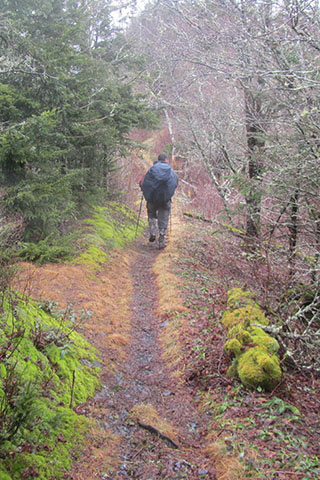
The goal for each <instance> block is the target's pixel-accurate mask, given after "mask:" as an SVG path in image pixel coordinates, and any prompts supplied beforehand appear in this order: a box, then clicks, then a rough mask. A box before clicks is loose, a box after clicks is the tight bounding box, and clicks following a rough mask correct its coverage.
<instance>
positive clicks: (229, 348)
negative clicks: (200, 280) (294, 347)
mask: <svg viewBox="0 0 320 480" xmlns="http://www.w3.org/2000/svg"><path fill="white" fill-rule="evenodd" d="M243 305H244V306H243ZM222 323H223V325H224V326H225V327H226V328H227V329H228V338H229V340H228V341H227V342H226V344H225V350H226V352H228V353H231V354H232V355H233V357H234V360H233V362H232V365H231V367H230V368H229V369H228V375H229V376H231V377H233V376H237V377H239V379H240V380H241V382H242V383H243V384H244V385H245V386H247V387H254V388H256V387H262V388H264V389H265V390H267V391H271V390H273V388H275V387H276V385H277V384H278V383H279V382H280V380H281V375H282V372H281V368H280V360H279V358H278V357H277V352H278V349H279V345H278V342H277V341H276V340H275V339H274V338H272V337H270V335H268V334H267V333H266V332H265V331H264V330H263V329H262V328H260V327H259V326H258V324H259V325H261V326H265V325H268V323H269V321H268V319H267V318H266V317H265V315H264V314H263V313H262V312H261V310H260V308H259V307H258V305H257V304H256V303H255V301H254V299H253V296H252V294H251V293H250V292H244V291H243V290H241V289H240V288H234V289H232V290H230V291H229V292H228V310H227V311H226V312H225V313H224V314H223V317H222Z"/></svg>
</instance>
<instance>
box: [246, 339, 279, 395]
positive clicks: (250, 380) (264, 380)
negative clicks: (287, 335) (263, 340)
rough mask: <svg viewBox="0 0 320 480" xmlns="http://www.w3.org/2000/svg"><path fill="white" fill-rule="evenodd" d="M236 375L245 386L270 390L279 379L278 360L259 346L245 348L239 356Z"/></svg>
mask: <svg viewBox="0 0 320 480" xmlns="http://www.w3.org/2000/svg"><path fill="white" fill-rule="evenodd" d="M237 371H238V375H239V378H240V380H241V382H242V383H243V384H244V385H245V386H247V387H262V388H264V389H265V390H267V391H272V390H273V389H274V388H275V387H276V385H277V384H278V383H279V382H280V380H281V375H282V373H281V368H280V361H279V359H278V357H277V356H276V355H270V354H268V353H267V352H266V351H265V349H263V348H261V347H254V348H250V349H249V350H247V351H246V352H245V353H244V354H243V355H241V356H240V357H239V360H238V367H237Z"/></svg>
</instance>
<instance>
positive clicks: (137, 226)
mask: <svg viewBox="0 0 320 480" xmlns="http://www.w3.org/2000/svg"><path fill="white" fill-rule="evenodd" d="M142 203H143V194H142V195H141V201H140V208H139V215H138V220H137V225H136V233H135V236H134V238H137V233H138V228H139V222H140V215H141V209H142Z"/></svg>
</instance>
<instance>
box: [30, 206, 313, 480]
mask: <svg viewBox="0 0 320 480" xmlns="http://www.w3.org/2000/svg"><path fill="white" fill-rule="evenodd" d="M175 208H176V207H175ZM222 267H223V268H222ZM239 271H241V268H239ZM238 273H239V272H236V271H235V259H234V258H232V252H230V251H229V252H228V249H227V243H226V242H225V240H223V239H219V237H218V236H217V235H216V230H215V229H214V227H213V226H211V225H208V224H204V223H202V222H201V221H197V220H194V219H186V217H183V216H182V215H181V213H180V214H179V213H178V212H177V211H175V212H174V215H173V220H172V225H171V227H170V235H169V245H168V247H167V248H166V249H165V250H158V249H157V245H156V244H149V242H148V238H147V234H145V235H143V236H142V237H140V238H138V239H137V240H136V242H135V244H134V245H132V246H131V247H129V248H127V249H126V250H124V251H121V252H113V253H112V254H111V255H110V259H109V261H108V262H107V264H106V265H104V267H103V269H102V270H101V272H99V273H98V274H95V275H88V272H86V271H85V270H83V268H82V267H80V266H67V265H59V266H49V265H44V266H42V267H32V268H30V272H29V276H28V278H29V280H28V289H29V291H30V294H31V295H32V296H34V297H37V298H42V299H46V298H50V299H51V300H53V301H55V302H58V303H59V304H60V305H68V304H70V303H72V304H73V308H75V309H86V310H90V311H92V312H93V315H92V316H91V317H90V319H88V320H87V321H86V323H85V324H83V325H81V326H80V330H81V331H82V333H84V334H85V336H86V337H87V338H88V339H89V340H90V341H91V343H92V344H93V345H94V346H95V347H96V348H97V350H98V351H99V352H100V359H101V360H100V361H101V365H100V366H101V383H102V389H101V391H99V392H98V393H97V394H96V396H95V397H94V398H92V399H90V400H89V401H88V402H87V403H86V404H84V405H80V406H78V407H77V412H78V413H79V414H83V415H86V416H87V417H90V418H92V419H93V423H92V425H93V426H92V430H91V432H88V439H87V445H86V448H85V450H84V451H83V455H82V456H81V458H78V459H77V460H76V462H75V464H74V469H73V471H72V472H68V473H66V475H65V478H69V479H73V480H85V479H86V480H93V479H115V480H117V479H124V478H136V479H140V480H151V479H152V480H155V479H168V480H170V479H172V480H174V479H189V480H196V479H199V480H201V479H204V480H205V479H221V480H222V479H224V480H228V479H229V480H232V479H243V478H253V479H258V478H263V479H268V480H275V479H278V480H289V479H299V480H300V479H317V478H320V468H319V453H320V451H319V444H320V431H319V419H318V411H319V406H320V401H319V381H317V380H316V379H314V378H311V377H307V378H306V377H304V376H302V375H301V374H298V373H297V372H293V371H289V370H288V371H287V372H286V374H285V380H284V381H283V382H282V383H281V385H280V386H279V388H278V389H277V391H275V392H273V393H272V394H266V393H263V392H251V391H248V390H246V389H244V388H243V387H241V385H240V384H239V383H238V381H236V380H230V379H229V378H227V377H226V375H225V373H226V369H227V367H228V365H229V364H230V358H228V357H227V355H226V354H225V353H224V350H223V346H224V343H225V332H224V331H223V328H222V324H221V322H220V319H221V312H222V311H223V309H224V308H225V305H226V303H225V302H226V291H227V289H228V288H230V287H231V286H235V285H239V284H241V282H240V280H239V281H238V279H237V275H238ZM242 273H243V272H242ZM244 281H245V280H243V282H242V283H244ZM237 282H238V283H237Z"/></svg>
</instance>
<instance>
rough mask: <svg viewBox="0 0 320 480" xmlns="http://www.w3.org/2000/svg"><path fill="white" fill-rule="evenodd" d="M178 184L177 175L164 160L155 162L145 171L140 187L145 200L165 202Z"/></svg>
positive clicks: (156, 202) (155, 202)
mask: <svg viewBox="0 0 320 480" xmlns="http://www.w3.org/2000/svg"><path fill="white" fill-rule="evenodd" d="M177 186H178V176H177V174H176V172H175V171H174V170H173V169H172V167H171V166H170V165H169V164H168V163H166V162H156V163H155V164H154V165H153V166H152V167H151V168H150V169H149V170H148V171H147V173H146V175H145V177H144V179H143V181H142V183H141V188H142V191H143V195H144V198H145V199H146V200H147V202H151V203H153V204H155V205H163V204H165V203H167V202H168V201H169V200H170V199H171V197H172V196H173V194H174V192H175V190H176V188H177Z"/></svg>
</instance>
